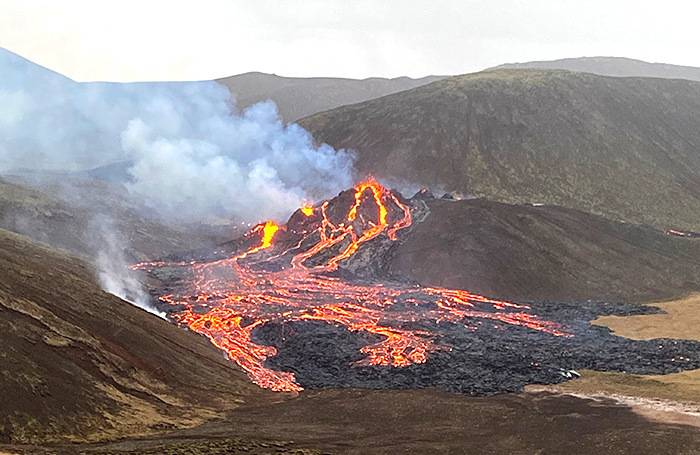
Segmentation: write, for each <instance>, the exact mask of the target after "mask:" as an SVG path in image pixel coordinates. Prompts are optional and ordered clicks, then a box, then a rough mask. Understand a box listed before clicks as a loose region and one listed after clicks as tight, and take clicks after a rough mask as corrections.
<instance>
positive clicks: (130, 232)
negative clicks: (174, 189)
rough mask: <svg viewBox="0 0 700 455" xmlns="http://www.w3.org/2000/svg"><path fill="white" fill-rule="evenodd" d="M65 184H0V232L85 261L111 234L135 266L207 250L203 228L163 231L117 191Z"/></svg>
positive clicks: (89, 183)
mask: <svg viewBox="0 0 700 455" xmlns="http://www.w3.org/2000/svg"><path fill="white" fill-rule="evenodd" d="M69 181H70V184H69V185H68V186H61V185H59V184H58V183H53V184H52V183H43V184H42V185H41V186H38V187H37V186H33V185H29V184H27V183H25V182H24V181H23V180H22V179H19V178H16V177H15V178H8V177H5V178H4V179H3V178H0V229H7V230H9V231H12V232H17V233H20V234H24V235H27V236H29V237H31V238H32V239H34V240H36V241H39V242H43V243H46V244H48V245H51V246H53V247H55V248H60V249H63V250H66V251H69V252H71V253H72V254H76V255H80V256H85V257H92V256H94V254H95V253H96V251H97V250H98V249H100V248H101V245H100V243H101V242H104V238H105V236H108V235H109V234H110V233H115V234H116V233H118V235H120V236H122V237H123V243H124V244H125V247H126V251H125V253H126V256H127V257H129V258H132V259H134V260H137V259H142V258H145V257H153V256H155V255H159V254H163V252H168V251H178V250H186V249H190V248H193V247H197V246H201V245H204V244H207V240H208V237H209V235H208V233H207V234H203V233H202V232H203V231H205V229H204V228H202V229H201V230H200V232H198V233H195V232H194V230H190V231H189V232H185V231H186V229H185V228H183V227H182V226H180V228H181V229H180V230H178V229H174V228H171V227H169V226H166V225H164V224H163V223H160V222H158V221H157V220H154V219H153V218H152V217H149V216H146V215H144V213H143V209H142V208H141V207H139V206H137V205H135V204H134V203H133V202H131V201H129V200H128V199H127V197H126V196H125V193H126V190H124V189H123V188H121V191H120V187H119V186H117V185H113V184H110V183H107V182H102V181H98V180H87V179H86V180H79V179H73V180H69V179H68V178H67V177H66V178H64V179H63V183H64V184H66V183H68V182H69ZM210 231H213V229H210Z"/></svg>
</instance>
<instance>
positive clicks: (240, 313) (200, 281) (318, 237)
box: [133, 180, 567, 391]
mask: <svg viewBox="0 0 700 455" xmlns="http://www.w3.org/2000/svg"><path fill="white" fill-rule="evenodd" d="M413 210H417V208H415V207H414V208H412V207H411V206H410V205H409V203H408V202H406V201H403V200H402V198H401V197H400V196H398V195H397V194H395V193H393V192H392V191H389V190H388V189H386V188H384V187H383V186H382V185H380V184H379V183H378V182H376V181H374V180H368V181H366V182H363V183H361V184H359V185H357V186H356V187H355V188H354V190H352V191H347V192H344V193H341V194H340V195H339V196H338V197H337V198H336V199H334V200H332V201H325V202H323V203H321V204H319V205H317V206H311V205H306V206H304V207H302V208H301V209H300V210H299V211H297V212H296V213H294V214H293V215H292V216H291V218H290V219H289V222H288V223H287V225H285V226H278V225H277V224H275V223H274V222H272V221H267V222H265V223H262V224H259V225H257V226H256V227H254V228H253V229H252V230H250V231H249V232H248V233H247V234H246V235H245V236H244V238H243V239H242V242H241V247H242V248H240V250H239V251H241V250H242V252H238V253H237V254H233V255H230V256H228V257H225V258H215V259H206V260H192V261H181V262H148V263H140V264H136V265H134V266H133V268H134V269H139V270H148V271H151V272H153V271H155V270H157V269H165V268H184V269H186V270H187V272H188V273H187V276H188V277H189V279H186V280H185V284H184V285H183V286H179V289H178V291H177V292H176V293H172V294H166V295H162V296H160V297H159V298H160V301H161V302H162V303H164V304H167V305H168V306H169V308H166V310H167V311H168V314H169V317H170V318H172V319H173V320H175V321H177V322H178V323H180V324H183V325H186V326H187V327H189V328H190V329H191V330H194V331H196V332H199V333H201V334H204V335H206V336H207V337H208V338H209V339H210V340H211V341H212V343H214V344H215V345H216V346H218V347H219V348H220V349H222V350H224V351H225V352H226V353H227V355H228V357H229V358H230V359H231V360H232V361H234V362H235V363H236V364H238V365H239V366H240V367H241V368H243V369H244V370H245V371H246V372H247V373H248V375H249V376H250V378H251V379H252V380H253V381H254V382H255V383H256V384H258V385H260V386H261V387H265V388H269V389H272V390H276V391H298V390H301V386H300V385H299V384H298V383H297V382H296V381H295V377H294V374H293V373H290V372H281V371H276V370H272V369H270V368H267V367H266V366H265V361H266V359H268V358H270V357H273V356H275V355H276V349H275V348H274V347H272V346H265V345H260V344H258V343H256V342H255V341H254V337H253V331H254V330H255V329H256V328H259V327H261V326H263V325H264V324H267V323H271V322H277V323H279V322H291V321H304V320H306V321H323V322H326V323H329V324H335V325H340V326H343V327H345V328H347V329H348V330H350V331H352V332H366V333H369V334H374V335H378V336H380V337H381V341H379V342H377V343H374V344H370V345H367V346H364V347H363V348H362V349H361V352H362V354H364V356H365V357H364V359H362V360H360V361H358V362H356V365H358V366H361V365H364V366H390V367H399V368H400V367H406V366H409V365H412V364H419V363H424V362H426V360H427V359H428V356H429V355H430V353H431V352H434V351H437V350H449V349H451V347H450V346H448V345H446V344H443V343H441V342H440V341H439V340H437V339H436V336H435V334H434V333H433V332H432V331H430V330H427V329H421V328H420V327H421V326H422V325H425V324H424V323H425V322H426V321H429V322H430V323H431V324H450V323H452V324H462V325H464V326H465V327H467V328H468V329H474V328H475V327H476V326H478V325H480V324H483V323H489V324H493V325H496V326H499V325H517V326H522V327H525V328H528V329H530V330H533V331H539V332H544V333H547V334H549V335H551V336H567V334H566V332H565V331H564V330H563V329H562V328H560V327H559V326H558V325H557V324H555V323H553V322H549V321H545V320H542V319H540V318H538V317H536V316H533V315H531V314H528V313H527V310H528V307H527V306H525V305H519V304H515V303H510V302H506V301H502V300H494V299H490V298H487V297H484V296H481V295H477V294H473V293H470V292H468V291H464V290H456V289H445V288H439V287H423V286H419V285H416V284H412V283H403V282H401V281H398V280H396V281H393V280H381V281H379V280H377V279H376V277H373V278H371V279H368V278H367V274H363V273H357V270H358V269H361V268H362V267H363V266H364V265H366V264H367V261H368V257H369V256H371V254H372V250H373V249H381V248H382V246H381V245H380V244H379V243H384V244H388V245H389V246H390V244H391V242H395V241H397V240H398V239H399V237H400V235H401V233H402V231H404V230H406V229H408V228H410V226H411V224H412V222H413V218H412V217H413V214H412V211H413ZM370 244H372V245H370ZM364 247H367V248H366V249H367V251H366V252H365V248H364ZM353 261H356V262H357V264H355V265H354V267H350V266H349V265H350V264H352V262H353ZM370 261H371V260H370ZM352 270H355V272H354V273H353V272H352ZM360 271H361V270H360Z"/></svg>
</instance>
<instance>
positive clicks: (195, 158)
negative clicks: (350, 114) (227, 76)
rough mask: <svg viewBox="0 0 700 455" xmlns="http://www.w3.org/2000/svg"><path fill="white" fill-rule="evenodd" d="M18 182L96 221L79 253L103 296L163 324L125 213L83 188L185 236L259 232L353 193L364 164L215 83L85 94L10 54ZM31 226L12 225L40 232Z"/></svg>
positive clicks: (7, 73) (3, 154)
mask: <svg viewBox="0 0 700 455" xmlns="http://www.w3.org/2000/svg"><path fill="white" fill-rule="evenodd" d="M8 173H9V174H17V175H23V176H25V177H26V176H29V180H28V181H31V182H33V184H35V185H38V186H41V187H43V188H44V189H46V188H49V189H54V188H60V193H61V194H60V196H61V198H62V199H64V200H69V202H70V203H71V204H72V205H73V207H79V208H80V209H84V211H87V213H90V214H92V215H91V216H94V219H93V220H92V221H91V223H90V226H89V227H88V228H87V229H88V232H86V233H85V235H84V236H83V234H81V236H83V237H85V238H87V239H89V240H88V241H86V245H83V246H81V247H80V248H79V249H80V250H81V251H84V250H85V248H87V250H88V251H89V252H88V254H90V255H91V256H92V258H91V259H92V261H93V263H94V265H95V268H96V275H97V278H98V279H99V281H100V284H101V285H102V287H103V289H104V290H105V291H107V292H110V293H112V294H115V295H117V296H119V297H121V298H123V299H125V300H127V301H130V302H131V303H133V304H135V305H137V306H139V307H141V308H143V309H145V310H147V311H150V312H152V313H155V314H158V315H160V316H162V314H160V313H158V311H157V310H156V309H155V308H154V307H153V306H152V305H151V304H150V299H149V296H148V294H147V293H146V292H144V289H143V287H142V285H141V283H139V281H138V279H137V278H136V276H135V275H134V274H133V273H132V272H131V271H130V270H129V269H128V267H127V266H128V263H127V262H128V261H127V258H126V256H125V250H126V249H127V247H128V243H127V242H126V240H125V239H126V238H128V235H127V234H128V232H120V231H119V229H118V228H117V226H116V223H114V222H113V219H115V217H118V216H119V213H120V212H119V211H118V209H117V208H116V207H105V203H104V202H100V199H99V198H92V197H90V194H89V191H90V190H89V188H90V187H89V186H80V185H76V186H73V183H71V182H73V179H74V178H75V177H79V178H83V177H85V176H87V177H89V178H92V177H94V176H98V177H99V178H101V179H104V180H107V181H109V182H110V184H114V186H113V188H115V191H120V190H119V189H121V191H123V192H128V195H129V197H130V198H131V199H130V200H131V201H132V202H133V205H134V207H139V210H140V213H142V214H144V213H145V214H147V215H148V216H153V217H155V218H159V219H165V220H168V221H176V222H178V223H181V224H182V225H187V224H188V223H199V222H201V221H205V222H206V221H210V220H211V221H218V220H229V221H232V220H235V221H236V222H238V223H240V222H257V221H260V220H263V219H270V218H272V219H278V220H282V219H284V218H285V217H286V216H288V215H289V214H290V213H291V212H292V211H293V210H295V209H296V208H298V207H299V206H301V205H302V203H303V202H305V201H311V200H318V199H320V198H325V197H328V196H331V195H333V194H335V193H337V192H339V191H341V190H343V189H345V188H347V187H349V186H351V185H352V183H353V156H352V154H351V153H348V152H345V151H342V150H334V149H333V148H331V147H329V146H327V145H320V146H317V145H315V144H314V142H313V139H312V137H311V135H310V134H309V133H308V132H306V131H305V130H304V129H303V128H301V127H299V126H297V125H293V124H292V125H286V124H284V123H283V122H282V121H281V120H280V119H279V116H278V113H277V108H276V106H275V105H274V104H273V103H271V102H265V103H260V104H257V105H255V106H252V107H250V108H248V109H246V110H245V111H243V112H239V111H237V110H236V108H235V103H234V101H233V99H232V98H231V95H230V93H229V91H228V89H226V87H224V86H222V85H220V84H218V83H216V82H188V83H136V84H114V83H77V82H74V81H72V80H70V79H68V78H66V77H64V76H61V75H60V74H56V73H54V72H52V71H50V70H47V69H45V68H43V67H40V66H38V65H35V64H33V63H31V62H29V61H27V60H25V59H23V58H21V57H19V56H17V55H15V54H12V53H11V52H8V51H6V50H3V49H0V174H8ZM64 176H65V177H66V178H65V182H63V181H62V180H63V179H64ZM86 188H87V190H86ZM86 191H87V193H86ZM102 201H104V199H103V200H102ZM124 203H126V202H124ZM129 204H131V202H129ZM107 205H109V203H107ZM21 221H22V220H14V222H13V223H10V224H11V225H14V226H19V227H22V228H23V229H22V230H23V232H25V233H26V232H30V233H35V234H36V231H37V230H38V231H41V229H39V228H37V226H35V224H36V223H35V222H28V223H21ZM122 224H123V223H122ZM58 230H60V227H59V228H58ZM50 231H51V232H52V235H53V237H52V238H48V237H47V238H44V237H46V236H45V235H43V234H42V233H41V232H39V234H40V235H38V237H39V238H40V239H42V240H46V241H47V242H48V243H53V244H55V245H59V246H60V245H62V243H63V242H62V241H61V239H62V238H63V237H66V236H65V235H64V233H62V232H55V231H56V229H53V228H52V229H51V230H50ZM71 234H75V233H71ZM36 237H37V235H35V238H36ZM49 237H51V236H49ZM67 237H68V238H72V236H70V235H69V236H67Z"/></svg>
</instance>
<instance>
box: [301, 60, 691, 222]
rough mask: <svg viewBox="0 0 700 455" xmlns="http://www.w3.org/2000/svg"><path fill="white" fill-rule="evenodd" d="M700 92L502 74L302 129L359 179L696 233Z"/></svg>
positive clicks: (684, 84) (562, 75)
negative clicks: (346, 153) (345, 158)
mask: <svg viewBox="0 0 700 455" xmlns="http://www.w3.org/2000/svg"><path fill="white" fill-rule="evenodd" d="M697 112H700V84H699V83H696V82H690V81H684V80H664V79H651V78H611V77H602V76H596V75H592V74H586V73H571V72H565V71H539V70H499V71H487V72H482V73H475V74H467V75H464V76H457V77H451V78H448V79H444V80H441V81H438V82H434V83H432V84H429V85H426V86H423V87H419V88H416V89H412V90H408V91H405V92H401V93H397V94H394V95H389V96H386V97H383V98H380V99H375V100H371V101H367V102H364V103H359V104H356V105H352V106H345V107H341V108H338V109H334V110H331V111H328V112H324V113H321V114H317V115H314V116H311V117H308V118H306V119H303V120H302V121H301V122H300V123H301V124H302V125H303V126H304V127H306V128H307V129H309V130H310V131H311V132H312V133H313V134H314V136H315V138H316V139H317V140H318V141H319V142H327V143H329V144H331V145H333V146H336V147H346V148H351V149H355V150H356V151H357V155H358V160H357V167H358V169H359V171H360V173H372V174H374V175H375V176H377V177H380V178H382V177H383V178H389V177H391V178H393V179H394V180H403V181H404V182H406V183H410V184H418V185H429V186H435V187H439V188H444V189H448V190H457V191H462V192H465V193H469V194H472V195H474V196H479V197H485V198H490V199H494V200H499V201H504V202H515V203H520V202H533V203H547V204H553V205H561V206H565V207H571V208H576V209H580V210H583V211H587V212H592V213H597V214H602V215H605V216H608V217H611V218H616V219H622V220H626V221H630V222H636V223H645V224H651V225H654V226H656V227H660V228H668V227H677V228H680V229H690V230H700V153H698V150H700V117H698V116H697Z"/></svg>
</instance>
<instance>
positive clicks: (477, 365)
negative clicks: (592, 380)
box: [254, 302, 700, 395]
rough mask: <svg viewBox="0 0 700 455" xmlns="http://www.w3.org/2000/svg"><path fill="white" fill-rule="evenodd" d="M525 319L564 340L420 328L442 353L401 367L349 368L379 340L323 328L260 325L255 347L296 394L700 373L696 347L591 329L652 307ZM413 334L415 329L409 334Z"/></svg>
mask: <svg viewBox="0 0 700 455" xmlns="http://www.w3.org/2000/svg"><path fill="white" fill-rule="evenodd" d="M530 305H531V307H532V310H531V312H532V313H534V314H537V315H539V316H541V317H542V318H543V319H547V320H551V321H556V322H559V323H561V324H562V325H563V326H564V327H565V328H566V329H567V330H568V331H569V333H572V334H573V336H572V337H557V336H553V335H549V334H547V333H543V332H538V331H534V330H530V329H527V328H523V327H518V326H512V325H505V324H494V323H493V322H483V323H482V324H480V325H478V326H477V328H476V329H468V328H466V327H464V326H463V325H459V324H454V323H444V324H438V323H433V322H430V321H427V322H425V321H423V322H421V326H420V328H424V329H426V328H427V329H429V330H430V331H432V332H433V333H435V334H437V338H436V339H437V340H438V341H440V342H441V344H444V345H446V346H450V347H451V349H449V350H441V351H436V352H431V353H430V354H429V356H428V360H427V362H425V363H423V364H417V365H411V366H408V367H405V368H394V367H383V366H356V365H354V363H355V362H356V361H358V360H361V359H363V358H364V355H363V354H362V353H361V352H360V349H361V348H362V347H363V346H366V345H367V344H371V343H375V342H377V341H379V340H380V338H379V337H378V336H376V335H371V334H366V333H358V332H350V331H348V330H347V329H345V328H344V327H339V326H335V325H331V324H328V323H324V322H312V321H301V322H288V323H284V324H266V325H264V326H262V327H260V328H258V329H257V330H256V331H255V332H254V338H255V340H256V342H258V343H261V344H268V345H272V346H275V347H276V348H277V350H278V354H277V356H275V357H273V358H270V359H268V361H267V366H268V367H269V368H273V369H276V370H281V371H290V372H293V373H294V374H295V376H296V379H297V382H298V383H299V384H300V385H301V386H302V387H304V388H307V389H315V388H325V387H356V388H374V389H390V388H399V389H407V388H426V387H435V388H439V389H443V390H447V391H452V392H461V393H467V394H472V395H489V394H494V393H499V392H516V391H520V390H522V388H523V387H524V386H525V385H527V384H556V383H560V382H563V381H566V380H568V379H570V378H571V377H572V375H571V373H569V370H579V369H592V370H598V371H618V372H628V373H634V374H667V373H673V372H678V371H682V370H687V369H695V368H700V342H694V341H687V340H673V339H655V340H649V341H636V340H631V339H627V338H623V337H619V336H616V335H614V334H613V333H611V331H610V330H609V329H607V328H605V327H599V326H594V325H591V323H590V321H592V320H593V319H595V318H596V317H597V316H601V315H611V314H615V315H633V314H651V313H654V312H657V311H659V310H657V309H655V308H653V307H641V306H636V305H625V304H614V305H613V304H609V303H595V302H582V303H568V304H567V303H558V302H557V303H531V304H530ZM415 328H418V327H415Z"/></svg>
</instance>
